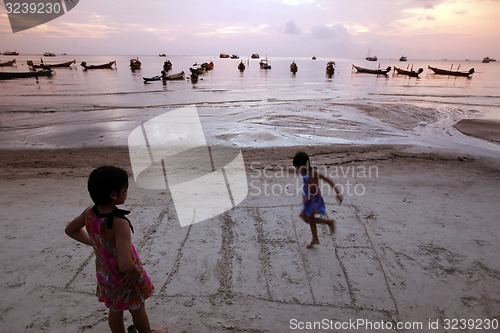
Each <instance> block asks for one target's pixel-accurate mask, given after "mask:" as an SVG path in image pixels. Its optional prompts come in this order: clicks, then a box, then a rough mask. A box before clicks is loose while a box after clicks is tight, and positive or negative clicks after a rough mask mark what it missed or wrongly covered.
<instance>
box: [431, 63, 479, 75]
mask: <svg viewBox="0 0 500 333" xmlns="http://www.w3.org/2000/svg"><path fill="white" fill-rule="evenodd" d="M428 67H429V69H430V70H432V71H433V72H434V73H435V74H439V75H450V76H466V77H470V76H471V75H472V74H474V68H471V69H469V71H468V72H460V71H458V70H456V71H453V70H447V69H440V68H436V67H431V66H428ZM459 67H460V66H459Z"/></svg>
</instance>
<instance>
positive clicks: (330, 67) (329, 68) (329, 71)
mask: <svg viewBox="0 0 500 333" xmlns="http://www.w3.org/2000/svg"><path fill="white" fill-rule="evenodd" d="M333 74H335V61H329V62H327V63H326V75H328V76H330V77H331V76H332V75H333Z"/></svg>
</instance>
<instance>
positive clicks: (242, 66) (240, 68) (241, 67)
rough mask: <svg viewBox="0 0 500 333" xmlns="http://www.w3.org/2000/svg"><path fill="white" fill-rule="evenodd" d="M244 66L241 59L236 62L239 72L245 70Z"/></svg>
mask: <svg viewBox="0 0 500 333" xmlns="http://www.w3.org/2000/svg"><path fill="white" fill-rule="evenodd" d="M245 68H246V66H245V64H244V63H243V60H241V61H240V63H239V64H238V69H239V70H240V72H243V71H244V70H245Z"/></svg>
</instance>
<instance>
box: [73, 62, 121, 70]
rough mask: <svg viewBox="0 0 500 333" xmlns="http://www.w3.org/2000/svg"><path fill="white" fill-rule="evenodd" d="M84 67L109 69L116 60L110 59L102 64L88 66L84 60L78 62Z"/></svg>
mask: <svg viewBox="0 0 500 333" xmlns="http://www.w3.org/2000/svg"><path fill="white" fill-rule="evenodd" d="M80 65H81V66H82V67H83V68H84V69H111V68H113V65H115V66H116V61H111V62H108V63H107V64H102V65H90V66H88V65H87V63H86V62H85V61H83V62H82V63H81V64H80Z"/></svg>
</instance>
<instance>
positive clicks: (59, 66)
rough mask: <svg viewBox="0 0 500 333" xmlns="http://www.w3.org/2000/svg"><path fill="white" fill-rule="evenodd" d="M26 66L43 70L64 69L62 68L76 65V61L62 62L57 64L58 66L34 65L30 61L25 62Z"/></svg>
mask: <svg viewBox="0 0 500 333" xmlns="http://www.w3.org/2000/svg"><path fill="white" fill-rule="evenodd" d="M26 63H27V64H28V66H31V67H33V68H44V69H48V68H64V67H70V66H71V65H73V64H76V60H71V61H67V62H62V63H59V64H34V63H33V61H31V60H28V61H27V62H26Z"/></svg>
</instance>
